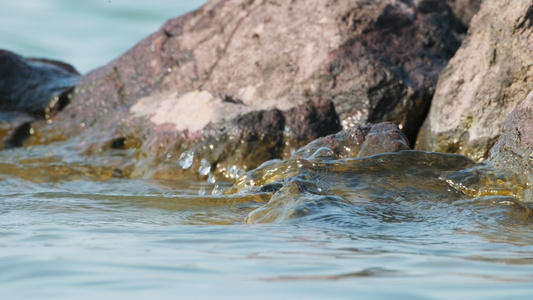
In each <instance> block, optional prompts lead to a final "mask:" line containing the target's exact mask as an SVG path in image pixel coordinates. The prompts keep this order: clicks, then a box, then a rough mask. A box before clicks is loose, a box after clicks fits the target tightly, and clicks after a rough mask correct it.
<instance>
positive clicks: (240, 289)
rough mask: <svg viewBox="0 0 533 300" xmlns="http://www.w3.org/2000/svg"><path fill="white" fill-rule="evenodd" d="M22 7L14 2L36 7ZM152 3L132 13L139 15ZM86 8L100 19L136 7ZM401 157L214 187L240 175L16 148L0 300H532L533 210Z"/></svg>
mask: <svg viewBox="0 0 533 300" xmlns="http://www.w3.org/2000/svg"><path fill="white" fill-rule="evenodd" d="M22 2H24V1H22ZM22 2H20V3H22ZM34 2H35V3H37V1H34ZM78 2H79V3H78ZM117 2H118V1H115V0H113V1H112V2H111V3H117ZM153 2H154V3H155V2H158V1H153ZM166 2H167V4H168V3H169V2H173V1H166ZM15 3H19V2H15V1H13V2H9V3H4V4H3V7H8V8H9V9H11V11H12V12H20V11H24V9H23V8H22V7H19V6H18V4H15ZM38 3H45V1H39V2H38ZM48 3H52V4H54V5H60V6H61V5H63V6H64V9H65V10H66V11H69V9H74V8H69V7H71V6H69V4H68V3H72V4H71V5H72V7H74V6H76V5H82V4H81V1H77V2H76V5H74V2H72V1H70V2H67V1H48ZM94 3H96V4H94V5H95V6H94V7H97V6H98V7H105V5H108V4H109V2H108V1H100V2H99V1H94ZM139 3H140V2H139ZM147 3H148V2H147ZM20 5H22V4H20ZM83 5H89V4H85V2H84V4H83ZM195 5H199V2H197V3H196V4H195ZM63 6H61V7H63ZM192 6H194V5H192ZM24 7H26V6H24ZM146 7H150V5H149V4H136V5H134V6H132V7H131V9H134V10H136V13H137V14H140V15H141V16H139V15H137V14H133V15H132V16H133V17H132V16H130V17H128V18H133V19H134V20H136V18H139V19H141V20H142V19H143V17H142V15H143V13H145V9H146ZM43 9H44V8H43ZM47 9H49V10H51V11H53V10H54V8H47ZM87 11H93V12H92V13H88V16H90V17H91V18H94V20H95V21H99V22H101V23H106V22H111V20H112V19H115V18H119V19H120V18H121V16H122V15H123V14H122V13H118V12H117V11H120V10H113V11H112V12H110V13H109V14H104V15H100V14H96V15H95V13H94V10H91V9H87ZM148 11H149V10H148ZM165 11H166V10H163V11H158V12H157V13H155V15H157V16H159V15H164V13H166V12H165ZM1 13H2V14H5V11H2V12H1ZM79 13H83V14H85V10H83V12H82V11H81V10H80V11H79ZM58 15H61V14H60V13H58ZM147 15H149V16H153V15H152V13H151V12H147ZM62 16H63V17H64V18H67V17H68V16H65V15H62ZM144 16H145V17H146V15H144ZM21 18H22V17H21ZM163 19H164V18H163ZM2 21H3V19H2ZM162 22H163V20H162V21H161V22H160V23H162ZM30 23H31V22H30ZM34 25H35V24H34ZM74 25H76V24H74ZM74 25H73V26H74ZM28 26H29V25H28ZM76 26H79V25H76ZM0 27H2V30H3V31H2V34H3V33H4V32H5V31H6V30H8V29H6V28H5V26H0ZM36 28H38V27H36ZM59 28H60V30H65V31H67V32H68V31H69V30H71V26H61V27H59ZM156 28H157V26H156V27H155V28H154V29H153V30H155V29H156ZM38 30H45V29H38ZM104 33H105V32H103V30H96V29H95V30H90V36H88V37H85V38H87V39H90V38H91V36H93V37H94V36H98V35H100V34H102V35H103V34H104ZM13 35H14V36H16V34H13ZM41 35H42V34H41ZM40 38H44V37H40ZM107 38H110V37H109V36H107ZM140 38H141V37H138V38H137V39H140ZM2 39H3V38H2ZM44 39H45V40H46V38H44ZM82 42H84V37H77V39H74V40H72V43H73V44H76V43H80V44H81V43H82ZM99 43H100V44H99V47H100V48H106V47H107V46H108V45H107V44H106V43H102V42H101V41H100V42H99ZM36 44H38V45H48V44H47V42H46V41H45V42H43V41H41V42H36ZM50 44H51V45H54V44H56V42H51V43H50ZM59 44H60V45H62V44H61V43H59ZM123 46H124V45H123ZM2 47H5V46H4V45H2ZM43 47H44V46H43ZM47 47H48V46H47ZM113 47H115V46H113ZM124 47H125V48H124V50H126V49H127V48H128V47H129V45H125V46H124ZM11 50H13V49H11ZM37 50H39V48H37ZM28 51H30V50H28ZM31 51H36V49H32V50H31ZM62 51H65V50H64V49H63V50H57V53H56V54H58V55H60V56H61V55H63V54H62V53H64V52H62ZM45 54H47V53H45V52H43V55H45ZM52 56H53V55H52ZM109 59H112V57H110V58H109ZM90 61H91V64H95V65H98V64H103V63H105V62H100V63H99V62H97V61H96V60H90ZM71 62H73V63H74V64H75V65H76V63H75V62H74V61H71ZM80 65H82V63H80ZM415 154H416V153H415ZM24 155H26V156H30V155H28V154H24ZM24 155H23V156H24ZM402 155H403V156H401V155H400V156H398V155H384V156H378V157H377V158H371V159H363V160H345V161H333V162H331V161H323V162H322V161H319V162H316V163H309V162H303V161H298V162H290V161H289V162H282V163H275V164H272V165H270V166H268V165H267V169H268V168H270V169H268V170H275V171H272V172H270V173H269V172H265V173H269V174H270V175H271V174H274V175H275V176H274V177H276V176H278V175H277V174H282V175H283V174H288V173H290V172H285V171H283V168H284V167H285V168H287V170H288V169H290V168H292V167H293V166H294V164H296V165H297V169H298V170H297V171H294V174H291V175H290V176H293V177H291V178H293V179H291V180H292V181H285V182H283V183H284V187H283V188H281V190H277V188H276V187H275V186H274V187H273V188H272V190H270V189H263V190H258V189H253V188H249V187H245V188H242V189H241V188H240V187H237V190H238V191H236V193H237V194H235V195H233V194H227V195H220V196H210V194H211V191H213V190H214V189H215V190H218V191H219V190H221V189H229V188H230V185H229V184H221V183H220V182H217V183H216V184H217V185H218V187H216V186H215V184H207V183H201V182H200V183H198V182H191V181H180V182H173V181H155V180H140V179H120V178H112V176H107V175H106V174H107V173H106V171H105V170H103V171H102V170H95V169H92V168H91V167H90V166H74V165H73V164H72V163H69V162H64V163H61V162H54V161H53V160H52V159H51V160H50V161H47V160H46V159H42V158H41V159H33V160H31V159H21V158H20V151H18V152H17V151H4V152H2V153H1V154H0V299H149V298H155V297H158V298H159V299H169V298H172V299H480V298H482V299H531V298H532V297H533V222H532V221H531V216H530V215H528V214H527V211H528V209H527V208H526V207H523V206H521V205H519V204H517V203H516V202H514V198H512V197H508V196H498V195H488V194H490V193H485V194H483V195H481V194H480V195H474V196H472V195H466V194H468V191H467V190H461V189H460V188H458V186H459V183H461V182H462V181H460V178H461V176H463V175H464V172H465V171H461V172H463V173H461V172H459V173H453V172H452V171H448V170H447V169H446V168H448V167H447V166H442V165H440V164H439V163H435V162H436V161H435V160H433V158H431V157H430V158H428V163H427V164H421V165H420V166H418V165H416V162H417V161H421V160H422V158H421V156H420V155H419V154H416V156H415V159H414V160H413V161H412V162H411V163H410V164H407V165H408V166H409V165H410V166H412V167H411V168H409V167H405V168H404V167H402V163H403V164H406V163H407V162H409V159H410V158H409V157H412V156H408V155H411V154H402ZM446 159H452V160H453V159H456V157H455V158H454V157H452V158H446ZM398 162H401V163H398ZM458 162H459V163H460V159H459V161H458ZM176 164H177V165H179V164H178V163H176ZM426 165H428V166H429V167H430V168H429V169H428V168H427V167H426ZM387 168H389V169H387ZM445 169H446V170H445ZM291 170H292V169H291ZM387 170H389V171H387ZM391 170H392V171H391ZM428 170H429V171H428ZM433 170H434V172H433ZM442 170H444V171H442ZM467 170H468V169H467ZM289 171H290V170H289ZM276 172H277V173H276ZM283 172H285V173H283ZM291 172H292V171H291ZM469 172H470V171H469ZM259 173H260V172H259ZM471 173H472V174H474V173H475V172H471ZM261 174H262V173H261ZM457 174H459V175H461V176H459V175H457ZM469 174H470V173H469ZM253 175H254V174H249V175H247V176H249V178H256V177H253ZM270 175H269V176H270ZM282 175H279V176H278V177H280V178H282V179H283V178H288V177H290V176H282ZM294 176H295V177H294ZM298 176H299V177H298ZM432 176H433V177H434V178H433V177H432ZM476 176H477V175H475V176H474V175H472V176H471V178H474V179H475V178H478V177H476ZM463 177H464V176H463ZM276 178H277V177H276ZM276 178H275V179H276ZM294 178H296V179H294ZM457 178H459V179H457ZM256 179H257V178H256ZM446 180H448V181H446ZM454 180H455V181H454ZM272 181H274V183H275V182H276V181H275V180H270V181H268V180H267V181H265V182H259V181H257V184H258V185H262V186H264V185H265V184H269V183H272ZM243 182H244V183H246V181H243ZM454 184H455V185H454ZM454 187H457V189H455V188H454ZM278 188H279V187H278ZM200 191H202V192H200ZM203 191H205V193H206V196H203V197H200V196H199V193H203ZM398 191H400V192H401V193H400V194H401V195H403V196H398ZM421 191H422V192H421ZM273 194H274V196H273ZM496 194H498V193H496ZM500 194H502V193H500ZM443 195H444V196H443ZM271 197H272V198H274V199H277V200H276V201H277V202H276V201H271V203H270V204H266V202H267V201H268V200H269V199H271ZM279 203H281V204H280V205H278V204H279ZM291 205H292V206H291ZM272 212H274V213H272ZM272 214H274V216H272ZM265 216H266V217H265ZM280 216H283V217H280ZM267 217H268V218H267Z"/></svg>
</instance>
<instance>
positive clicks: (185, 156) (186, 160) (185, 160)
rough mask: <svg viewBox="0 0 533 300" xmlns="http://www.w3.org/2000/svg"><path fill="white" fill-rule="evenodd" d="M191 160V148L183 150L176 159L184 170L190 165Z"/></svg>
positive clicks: (192, 153) (192, 159)
mask: <svg viewBox="0 0 533 300" xmlns="http://www.w3.org/2000/svg"><path fill="white" fill-rule="evenodd" d="M193 161H194V151H192V150H187V151H185V152H183V153H182V154H181V155H180V158H179V160H178V162H179V164H180V166H181V167H182V168H183V169H185V170H186V169H188V168H190V167H191V166H192V162H193Z"/></svg>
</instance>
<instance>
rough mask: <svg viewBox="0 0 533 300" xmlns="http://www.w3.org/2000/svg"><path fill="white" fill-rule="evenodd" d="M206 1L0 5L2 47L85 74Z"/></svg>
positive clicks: (50, 0) (60, 0)
mask: <svg viewBox="0 0 533 300" xmlns="http://www.w3.org/2000/svg"><path fill="white" fill-rule="evenodd" d="M206 2H207V1H206V0H187V1H183V0H179V1H173V0H150V1H144V0H87V1H76V0H22V1H2V4H0V49H6V50H9V51H13V52H15V53H18V54H20V55H23V56H32V57H42V58H50V59H57V60H61V61H64V62H67V63H70V64H71V65H73V66H74V67H75V68H76V69H77V70H78V71H79V72H81V73H86V72H88V71H90V70H92V69H95V68H97V67H99V66H102V65H104V64H106V63H108V62H109V61H111V60H113V59H114V58H116V57H118V56H119V55H120V54H122V53H124V52H125V51H127V50H128V49H129V48H131V47H133V45H135V44H136V43H137V42H139V41H140V40H142V39H143V38H144V37H146V36H147V35H149V34H150V33H152V32H155V31H156V30H157V29H159V28H160V27H161V26H162V25H163V24H164V22H165V21H166V20H168V19H170V18H174V17H176V16H179V15H182V14H184V13H186V12H188V11H191V10H193V9H196V8H198V7H200V6H201V5H203V4H204V3H206Z"/></svg>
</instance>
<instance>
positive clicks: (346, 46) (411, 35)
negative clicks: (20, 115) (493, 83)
mask: <svg viewBox="0 0 533 300" xmlns="http://www.w3.org/2000/svg"><path fill="white" fill-rule="evenodd" d="M463 31H464V26H463V25H462V24H461V23H460V21H459V20H458V19H457V18H456V17H455V15H454V14H453V13H452V11H451V9H450V7H449V6H448V5H447V4H446V3H445V2H443V1H430V0H426V1H394V0H380V1H366V0H357V1H351V0H342V1H332V0H317V1H314V2H313V4H312V5H310V4H309V2H306V1H289V0H281V1H248V0H212V1H210V2H209V3H207V4H206V5H205V6H203V7H202V8H200V9H199V10H197V11H194V12H191V13H189V14H186V15H184V16H182V17H179V18H176V19H172V20H170V21H168V22H167V23H166V24H165V25H164V26H163V27H162V28H161V29H160V30H159V31H157V32H155V33H154V34H152V35H150V36H149V37H147V38H146V39H145V40H143V41H142V42H140V43H139V44H138V45H136V46H135V47H133V48H132V49H131V50H129V51H128V52H127V53H125V54H124V55H122V56H121V57H119V58H118V59H116V60H115V61H113V62H111V63H109V64H108V65H106V66H104V67H102V68H99V69H97V70H94V71H93V72H91V73H89V74H87V75H86V76H84V77H83V78H82V79H81V82H80V83H79V84H78V86H77V88H76V91H75V93H74V95H73V100H72V103H71V104H70V105H68V106H67V107H66V109H65V110H64V111H62V112H61V113H60V114H59V115H58V116H56V117H55V118H54V119H53V120H52V123H51V124H49V123H50V122H48V123H44V122H43V123H40V124H34V127H33V129H34V133H35V134H34V135H33V136H32V137H31V138H30V139H29V140H28V141H27V143H26V145H27V146H31V145H39V144H51V143H55V142H57V141H64V143H70V144H74V145H70V146H69V147H71V148H75V149H78V150H79V151H80V152H81V153H84V154H87V155H93V154H100V153H104V154H105V153H107V152H109V151H114V150H113V149H125V150H128V151H136V153H137V154H136V155H134V156H135V157H136V162H135V163H134V166H131V165H130V167H131V169H132V170H133V171H132V176H145V177H165V178H167V177H168V178H176V177H183V176H205V175H203V174H201V173H204V172H198V170H199V169H200V168H202V170H206V169H207V168H208V167H209V172H210V174H211V173H213V174H217V175H225V176H226V177H227V176H230V175H231V174H230V173H231V172H229V171H228V170H235V169H236V168H242V169H250V168H253V167H255V166H257V165H258V164H260V163H262V162H263V161H265V160H267V159H271V158H276V157H288V156H289V155H290V153H291V150H292V149H297V148H299V147H300V146H301V145H303V144H305V143H307V142H309V141H311V140H313V139H315V138H318V137H320V136H325V135H327V134H331V133H335V132H337V131H339V130H340V129H342V128H348V127H351V126H354V125H361V124H366V123H367V122H374V123H378V122H381V121H392V122H394V123H396V124H398V125H399V126H400V128H401V129H402V130H403V131H404V132H405V134H406V135H407V137H408V138H411V139H412V140H413V139H414V137H415V136H416V133H417V131H418V128H419V126H420V124H421V123H422V121H423V119H424V117H425V114H426V113H427V109H428V107H429V102H430V99H431V96H432V94H433V92H434V88H435V84H436V81H437V77H438V75H439V73H440V71H441V70H442V69H443V68H444V66H445V65H446V64H447V62H448V60H449V59H450V57H452V55H453V54H454V53H455V51H456V49H457V48H458V47H459V45H460V43H461V39H462V36H461V33H462V32H463ZM191 154H193V155H192V156H191ZM179 157H187V158H190V157H192V161H191V164H190V165H189V164H188V163H186V164H184V165H185V166H187V168H180V166H182V164H180V161H181V162H183V160H180V159H179ZM187 162H188V161H187ZM198 174H200V175H198ZM228 174H230V175H228Z"/></svg>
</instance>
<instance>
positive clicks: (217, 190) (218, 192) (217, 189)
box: [211, 184, 222, 195]
mask: <svg viewBox="0 0 533 300" xmlns="http://www.w3.org/2000/svg"><path fill="white" fill-rule="evenodd" d="M211 195H222V189H221V188H220V186H219V185H218V184H217V185H215V187H214V188H213V191H212V192H211Z"/></svg>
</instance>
